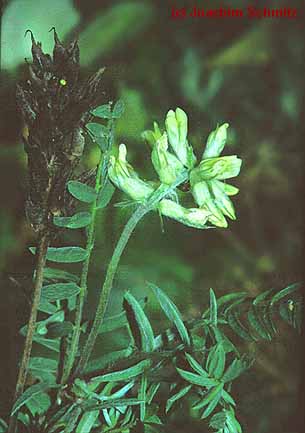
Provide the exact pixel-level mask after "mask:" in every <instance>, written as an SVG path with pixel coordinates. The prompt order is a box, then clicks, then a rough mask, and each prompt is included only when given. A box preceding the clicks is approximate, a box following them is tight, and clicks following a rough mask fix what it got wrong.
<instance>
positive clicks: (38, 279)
mask: <svg viewBox="0 0 305 433" xmlns="http://www.w3.org/2000/svg"><path fill="white" fill-rule="evenodd" d="M48 245H49V239H48V236H47V235H46V234H44V235H42V236H41V238H40V240H39V242H38V246H37V251H36V257H37V266H36V272H35V282H34V293H33V301H32V308H31V313H30V318H29V322H28V329H27V335H26V338H25V343H24V350H23V355H22V359H21V364H20V368H19V373H18V379H17V385H16V391H15V398H14V401H16V400H17V399H18V398H19V397H20V395H21V394H22V393H23V389H24V385H25V381H26V377H27V372H28V366H29V361H30V356H31V351H32V345H33V337H34V333H35V328H36V319H37V312H38V307H39V302H40V295H41V288H42V283H43V270H44V267H45V263H46V255H47V249H48ZM15 429H16V417H15V416H14V417H11V419H10V424H9V428H8V433H14V432H15Z"/></svg>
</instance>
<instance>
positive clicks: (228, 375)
mask: <svg viewBox="0 0 305 433" xmlns="http://www.w3.org/2000/svg"><path fill="white" fill-rule="evenodd" d="M246 369H247V365H246V364H245V363H244V362H243V361H242V360H241V359H234V360H233V362H232V363H231V364H230V365H229V367H228V368H227V370H226V371H225V374H224V375H223V377H222V379H221V380H222V381H223V382H231V381H232V380H234V379H236V378H237V377H238V376H240V375H241V373H243V372H244V371H245V370H246Z"/></svg>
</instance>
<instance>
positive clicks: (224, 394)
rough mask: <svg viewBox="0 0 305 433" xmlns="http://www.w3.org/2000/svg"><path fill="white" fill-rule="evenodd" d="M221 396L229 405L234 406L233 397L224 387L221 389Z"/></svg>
mask: <svg viewBox="0 0 305 433" xmlns="http://www.w3.org/2000/svg"><path fill="white" fill-rule="evenodd" d="M221 396H222V398H223V399H224V401H225V402H227V403H229V404H230V405H231V406H236V403H235V401H234V399H233V397H232V396H231V395H230V394H229V393H228V392H227V391H226V390H225V389H223V390H222V394H221Z"/></svg>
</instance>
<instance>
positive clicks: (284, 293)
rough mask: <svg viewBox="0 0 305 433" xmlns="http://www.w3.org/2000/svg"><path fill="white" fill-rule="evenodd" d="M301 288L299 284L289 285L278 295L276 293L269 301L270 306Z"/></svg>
mask: <svg viewBox="0 0 305 433" xmlns="http://www.w3.org/2000/svg"><path fill="white" fill-rule="evenodd" d="M300 287H301V284H300V283H294V284H290V285H289V286H288V287H286V288H285V289H282V290H280V291H279V292H278V293H276V294H275V295H274V296H273V298H272V299H271V302H270V305H271V306H273V305H274V304H275V303H276V302H278V301H279V300H280V299H282V298H284V297H285V296H287V295H290V294H291V293H293V292H295V291H296V290H298V289H299V288H300Z"/></svg>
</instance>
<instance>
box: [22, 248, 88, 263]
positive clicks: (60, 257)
mask: <svg viewBox="0 0 305 433" xmlns="http://www.w3.org/2000/svg"><path fill="white" fill-rule="evenodd" d="M30 251H31V253H32V254H35V253H36V247H30ZM86 257H87V251H86V250H84V249H83V248H80V247H61V248H55V247H50V248H48V251H47V260H50V261H51V262H58V263H77V262H82V261H83V260H85V258H86Z"/></svg>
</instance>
